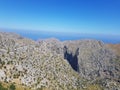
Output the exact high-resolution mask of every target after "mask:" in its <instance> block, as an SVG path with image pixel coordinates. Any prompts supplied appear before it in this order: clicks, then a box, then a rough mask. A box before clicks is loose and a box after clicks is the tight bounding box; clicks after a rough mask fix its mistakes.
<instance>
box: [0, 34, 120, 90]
mask: <svg viewBox="0 0 120 90" xmlns="http://www.w3.org/2000/svg"><path fill="white" fill-rule="evenodd" d="M119 80H120V57H119V56H118V55H117V54H116V53H114V50H112V49H111V47H109V46H108V45H106V44H104V43H103V42H101V41H97V40H89V39H88V40H76V41H63V42H61V41H59V40H58V39H55V38H49V39H40V40H38V41H33V40H31V39H28V38H24V37H22V36H20V35H17V34H14V33H6V32H0V81H1V83H3V82H5V83H15V85H22V86H25V87H29V88H30V89H31V90H32V89H33V90H119V89H120V81H119Z"/></svg>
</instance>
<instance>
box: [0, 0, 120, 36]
mask: <svg viewBox="0 0 120 90" xmlns="http://www.w3.org/2000/svg"><path fill="white" fill-rule="evenodd" d="M0 28H13V29H24V30H36V31H39V30H46V31H54V32H77V33H94V34H120V0H0Z"/></svg>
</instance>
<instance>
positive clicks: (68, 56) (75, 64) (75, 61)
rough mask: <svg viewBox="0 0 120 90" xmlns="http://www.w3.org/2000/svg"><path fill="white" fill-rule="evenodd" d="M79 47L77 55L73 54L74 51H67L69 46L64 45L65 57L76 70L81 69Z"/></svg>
mask: <svg viewBox="0 0 120 90" xmlns="http://www.w3.org/2000/svg"><path fill="white" fill-rule="evenodd" d="M78 51H79V49H77V51H76V53H75V55H72V53H69V52H68V51H67V47H66V46H65V47H64V59H67V61H68V62H69V64H70V65H71V67H72V68H73V69H74V70H75V71H77V72H78V71H79V70H78V69H79V67H78V57H77V56H78V54H79V52H78Z"/></svg>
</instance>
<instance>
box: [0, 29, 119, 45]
mask: <svg viewBox="0 0 120 90" xmlns="http://www.w3.org/2000/svg"><path fill="white" fill-rule="evenodd" d="M2 32H13V33H17V34H20V35H21V36H23V37H26V38H30V39H33V40H36V41H37V40H39V39H47V38H56V39H59V40H60V41H66V40H82V39H95V40H99V41H102V42H104V43H109V44H119V43H120V35H111V34H109V33H108V34H88V33H72V32H57V31H56V32H50V31H42V30H41V31H34V30H33V31H30V30H13V29H2Z"/></svg>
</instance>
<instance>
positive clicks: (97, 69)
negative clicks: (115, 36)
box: [64, 40, 119, 79]
mask: <svg viewBox="0 0 120 90" xmlns="http://www.w3.org/2000/svg"><path fill="white" fill-rule="evenodd" d="M64 46H65V52H64V53H65V58H66V59H68V61H69V62H70V64H71V66H73V68H74V69H75V70H76V71H77V72H79V74H80V75H81V76H83V77H85V78H87V79H95V78H97V77H100V78H105V77H106V78H111V77H112V78H119V76H117V75H116V73H115V72H116V69H115V68H116V67H115V66H114V62H113V61H114V60H115V59H117V57H116V55H115V54H114V53H113V52H112V51H111V50H110V49H109V48H108V47H106V45H105V44H104V43H103V42H100V41H96V40H78V41H66V42H64Z"/></svg>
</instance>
